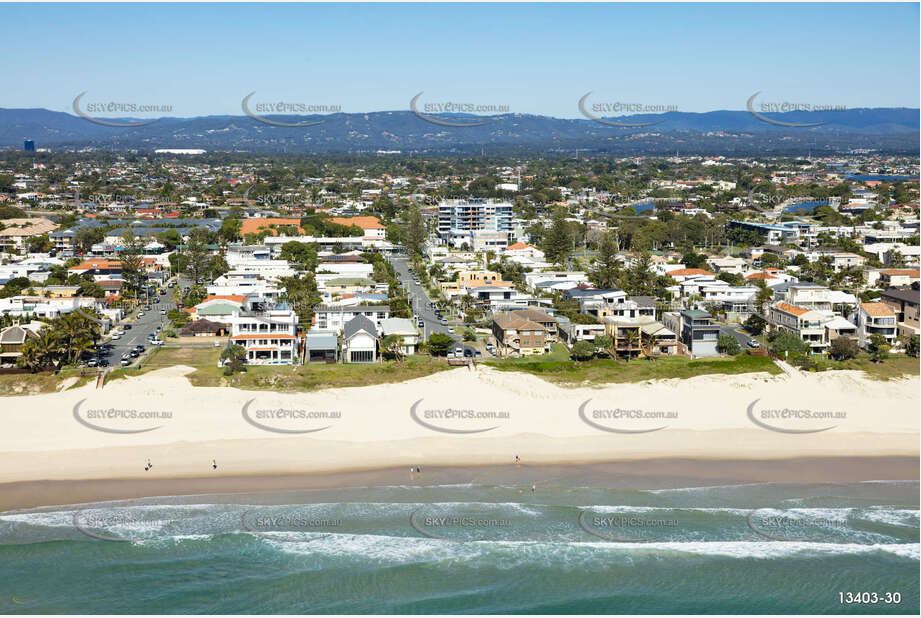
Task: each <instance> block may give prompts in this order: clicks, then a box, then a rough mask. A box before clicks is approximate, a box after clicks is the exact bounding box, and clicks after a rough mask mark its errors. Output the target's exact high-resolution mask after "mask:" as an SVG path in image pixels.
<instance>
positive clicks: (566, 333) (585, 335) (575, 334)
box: [559, 322, 605, 346]
mask: <svg viewBox="0 0 921 618" xmlns="http://www.w3.org/2000/svg"><path fill="white" fill-rule="evenodd" d="M559 331H560V340H561V341H563V342H564V343H565V344H566V345H568V346H572V345H573V344H574V343H576V342H577V341H594V340H595V337H600V336H603V335H604V334H605V326H604V324H576V323H575V322H566V323H565V324H560V325H559Z"/></svg>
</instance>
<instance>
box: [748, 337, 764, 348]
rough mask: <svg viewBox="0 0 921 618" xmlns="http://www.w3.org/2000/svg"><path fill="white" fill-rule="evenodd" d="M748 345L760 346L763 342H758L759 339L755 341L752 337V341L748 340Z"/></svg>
mask: <svg viewBox="0 0 921 618" xmlns="http://www.w3.org/2000/svg"><path fill="white" fill-rule="evenodd" d="M748 347H750V348H760V347H761V344H760V343H758V342H757V341H755V340H754V339H752V340H751V341H749V342H748Z"/></svg>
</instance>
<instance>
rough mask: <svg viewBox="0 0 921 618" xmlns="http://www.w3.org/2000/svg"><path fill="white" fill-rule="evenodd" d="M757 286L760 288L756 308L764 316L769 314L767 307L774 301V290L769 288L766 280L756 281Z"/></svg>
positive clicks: (756, 298)
mask: <svg viewBox="0 0 921 618" xmlns="http://www.w3.org/2000/svg"><path fill="white" fill-rule="evenodd" d="M755 286H757V288H758V293H757V294H756V295H755V306H756V307H757V308H758V311H759V312H760V313H761V314H762V315H764V314H765V313H767V306H768V305H769V304H770V303H771V301H772V300H774V290H772V289H771V288H769V287H768V285H767V283H765V282H764V279H755Z"/></svg>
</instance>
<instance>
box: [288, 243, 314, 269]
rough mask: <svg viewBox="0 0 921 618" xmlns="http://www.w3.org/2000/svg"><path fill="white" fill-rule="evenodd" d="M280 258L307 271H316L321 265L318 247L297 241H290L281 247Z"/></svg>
mask: <svg viewBox="0 0 921 618" xmlns="http://www.w3.org/2000/svg"><path fill="white" fill-rule="evenodd" d="M280 257H281V259H283V260H288V261H289V262H291V263H293V264H297V265H298V266H302V267H303V268H304V269H305V270H315V269H316V267H317V264H318V263H319V261H318V259H317V245H316V244H315V243H305V242H298V241H296V240H291V241H288V242H286V243H285V244H283V245H282V246H281V253H280Z"/></svg>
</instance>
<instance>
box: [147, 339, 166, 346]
mask: <svg viewBox="0 0 921 618" xmlns="http://www.w3.org/2000/svg"><path fill="white" fill-rule="evenodd" d="M150 345H163V340H162V339H151V340H150Z"/></svg>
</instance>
